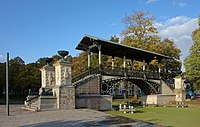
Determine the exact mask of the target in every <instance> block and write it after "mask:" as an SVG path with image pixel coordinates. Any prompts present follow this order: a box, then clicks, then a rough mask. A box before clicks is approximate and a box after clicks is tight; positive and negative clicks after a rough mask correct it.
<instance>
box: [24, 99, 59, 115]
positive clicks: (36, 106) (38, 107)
mask: <svg viewBox="0 0 200 127" xmlns="http://www.w3.org/2000/svg"><path fill="white" fill-rule="evenodd" d="M22 108H23V109H26V110H30V111H35V112H38V111H44V110H56V109H57V98H56V97H54V96H39V97H37V99H35V100H34V101H26V102H25V106H23V107H22Z"/></svg>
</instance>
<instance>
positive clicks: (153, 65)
mask: <svg viewBox="0 0 200 127" xmlns="http://www.w3.org/2000/svg"><path fill="white" fill-rule="evenodd" d="M154 19H155V18H154V16H153V15H152V14H150V13H145V12H144V11H140V12H137V13H133V14H131V15H130V16H126V17H125V18H124V20H123V22H124V23H125V25H126V28H125V30H124V31H123V32H122V35H123V40H122V42H121V43H122V44H125V45H129V46H133V47H136V48H141V49H144V50H149V51H152V52H157V53H160V54H163V55H166V56H170V57H172V58H174V59H177V60H179V59H180V49H178V48H176V47H175V44H174V42H173V41H171V40H169V39H164V40H163V41H161V37H159V36H158V35H157V33H158V31H157V29H156V28H155V27H154V25H153V21H154ZM128 62H129V63H131V61H130V60H129V61H128ZM168 63H169V65H168V69H169V72H170V73H174V74H175V73H176V72H177V71H180V69H181V63H180V62H179V61H175V60H170V62H169V61H168ZM129 65H131V66H134V68H137V69H142V62H134V63H132V64H129ZM149 65H150V68H149V69H153V70H154V69H158V61H156V60H153V61H151V62H150V63H149ZM162 66H163V67H164V66H166V61H163V62H162ZM174 74H173V75H174Z"/></svg>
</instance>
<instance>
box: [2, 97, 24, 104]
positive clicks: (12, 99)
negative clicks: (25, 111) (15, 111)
mask: <svg viewBox="0 0 200 127" xmlns="http://www.w3.org/2000/svg"><path fill="white" fill-rule="evenodd" d="M25 100H26V97H23V96H19V97H9V103H10V104H24V101H25ZM5 104H6V97H5V96H0V105H5Z"/></svg>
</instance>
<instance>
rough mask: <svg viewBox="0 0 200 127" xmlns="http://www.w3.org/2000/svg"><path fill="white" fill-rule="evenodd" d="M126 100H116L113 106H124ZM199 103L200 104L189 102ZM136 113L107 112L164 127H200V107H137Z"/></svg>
mask: <svg viewBox="0 0 200 127" xmlns="http://www.w3.org/2000/svg"><path fill="white" fill-rule="evenodd" d="M125 101H126V100H124V101H123V100H121V101H120V100H117V101H116V100H114V101H113V104H114V105H115V106H117V105H118V104H119V103H121V104H123V103H125ZM187 103H192V104H193V103H195V104H196V103H198V102H187ZM135 108H136V113H134V114H131V113H126V114H124V113H123V112H120V111H107V113H109V114H113V115H117V116H123V117H127V118H131V119H135V120H141V121H145V122H150V123H153V124H157V125H162V126H168V127H169V126H170V127H199V126H200V107H197V108H191V107H186V108H176V107H175V106H173V107H150V106H149V107H144V108H143V107H141V106H136V107H135Z"/></svg>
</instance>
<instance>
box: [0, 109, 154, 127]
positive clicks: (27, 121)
mask: <svg viewBox="0 0 200 127" xmlns="http://www.w3.org/2000/svg"><path fill="white" fill-rule="evenodd" d="M21 106H22V105H11V106H10V116H7V115H6V106H5V105H0V127H16V126H20V127H33V126H34V127H88V126H103V127H108V126H109V127H125V126H126V127H131V126H134V127H156V126H155V125H151V124H148V123H143V122H138V121H135V120H132V119H127V118H123V117H116V116H113V115H109V114H106V113H104V112H99V111H95V110H90V109H75V110H55V111H42V112H32V111H27V110H23V109H21Z"/></svg>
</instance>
